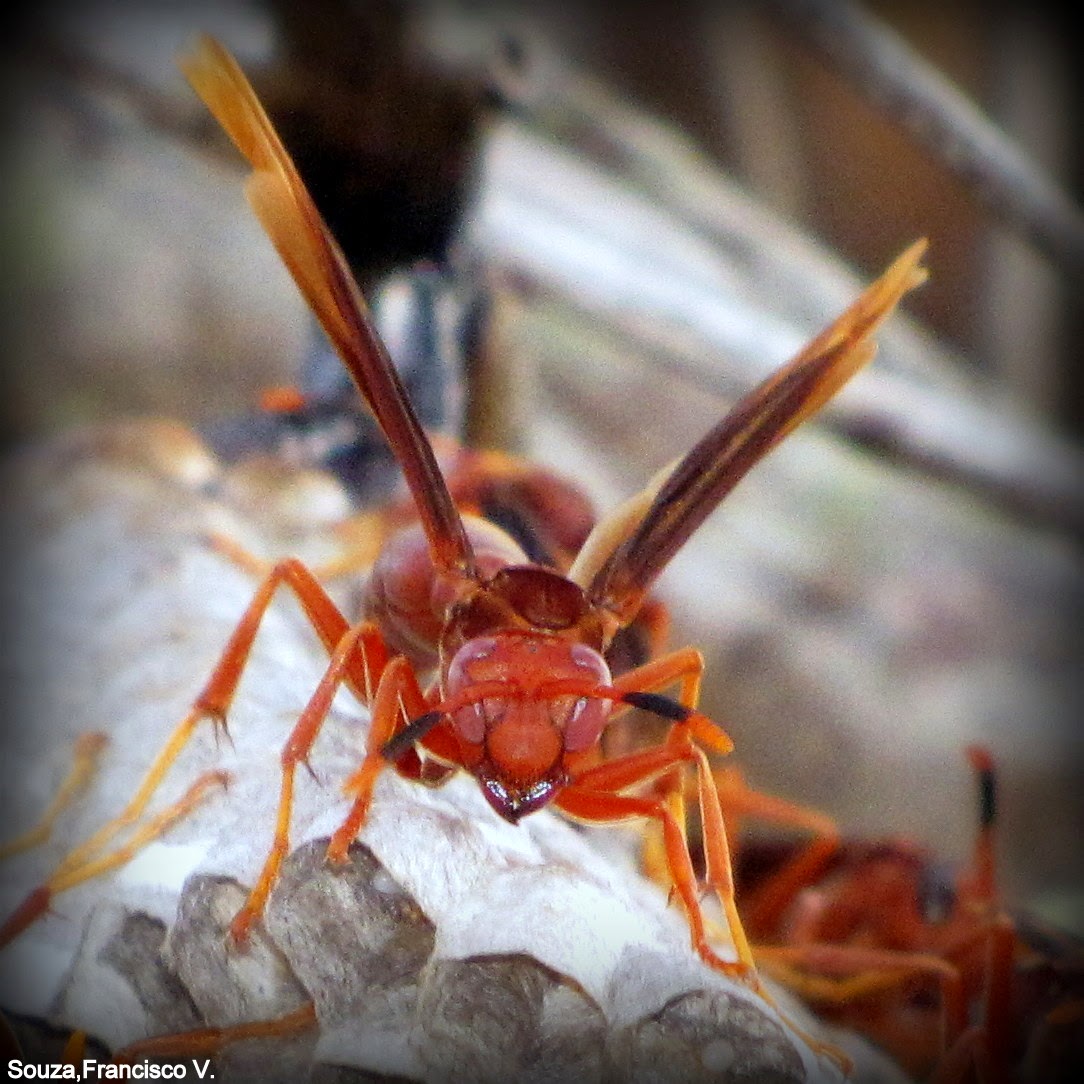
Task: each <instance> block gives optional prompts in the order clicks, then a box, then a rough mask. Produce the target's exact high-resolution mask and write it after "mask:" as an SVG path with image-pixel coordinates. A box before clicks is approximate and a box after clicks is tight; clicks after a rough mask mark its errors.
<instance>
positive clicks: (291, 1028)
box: [113, 1002, 316, 1064]
mask: <svg viewBox="0 0 1084 1084" xmlns="http://www.w3.org/2000/svg"><path fill="white" fill-rule="evenodd" d="M315 1026H316V1007H315V1006H314V1005H313V1004H312V1003H311V1002H308V1003H306V1004H305V1005H302V1007H301V1008H300V1009H294V1010H293V1011H292V1012H289V1013H286V1014H285V1015H284V1016H277V1017H275V1018H274V1019H273V1020H254V1021H252V1022H250V1023H244V1024H233V1025H230V1026H229V1027H221V1028H213V1027H208V1028H196V1029H194V1030H193V1031H182V1032H178V1033H177V1034H175V1035H159V1036H156V1037H155V1038H152V1039H140V1040H139V1041H138V1042H135V1043H131V1044H130V1045H129V1046H126V1047H123V1048H122V1049H120V1050H118V1051H117V1052H116V1053H115V1054H114V1055H113V1062H114V1063H117V1062H123V1063H129V1064H130V1063H132V1062H137V1061H143V1060H144V1059H145V1058H192V1057H198V1056H200V1055H207V1056H213V1055H215V1054H217V1053H219V1052H220V1051H221V1050H222V1049H223V1048H224V1047H226V1046H228V1045H229V1044H230V1043H236V1042H240V1041H241V1040H242V1039H276V1038H282V1037H284V1036H290V1035H297V1034H300V1033H302V1032H305V1031H308V1030H309V1029H310V1028H313V1027H315Z"/></svg>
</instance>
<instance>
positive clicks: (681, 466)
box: [571, 240, 926, 624]
mask: <svg viewBox="0 0 1084 1084" xmlns="http://www.w3.org/2000/svg"><path fill="white" fill-rule="evenodd" d="M925 250H926V242H925V241H924V240H923V241H916V242H915V243H914V244H913V245H911V246H910V247H909V248H908V249H907V250H906V251H905V252H903V253H902V254H901V255H900V256H899V257H897V259H896V260H895V262H894V263H893V264H892V265H891V266H890V267H889V268H888V270H887V271H885V273H884V274H883V275H882V276H881V277H880V278H879V279H878V280H877V281H876V282H874V283H873V284H872V285H871V286H869V287H868V288H867V289H866V290H865V292H864V293H863V294H862V295H861V296H860V297H859V298H858V300H857V301H855V302H854V304H853V305H851V306H850V308H848V309H847V311H846V312H844V313H843V315H842V316H840V317H839V318H838V319H837V320H835V321H834V322H833V323H832V324H830V325H829V326H828V327H827V328H826V329H825V330H824V331H822V332H821V333H820V334H819V335H818V336H817V337H816V338H815V339H813V340H812V342H810V343H809V344H808V345H807V346H806V347H805V348H804V349H803V350H802V351H801V352H800V353H799V354H798V355H797V357H795V358H794V359H793V360H791V361H790V362H788V363H787V364H786V365H784V366H783V368H781V369H780V370H778V371H777V372H776V373H773V374H772V375H771V376H770V377H768V379H767V380H765V381H764V383H762V384H761V385H760V386H759V387H757V388H755V389H754V390H753V391H752V392H750V393H749V394H748V395H747V396H745V398H744V399H742V400H741V401H740V402H739V403H738V404H737V405H736V406H735V407H734V409H733V410H731V411H730V413H729V414H727V415H726V417H724V418H723V419H722V421H720V422H719V423H718V424H717V425H716V426H715V427H714V428H713V429H711V430H710V431H709V432H708V434H707V435H706V436H705V437H704V438H703V439H702V440H701V441H700V442H699V443H698V444H697V445H696V446H695V447H694V448H693V449H692V450H691V451H690V452H689V453H688V454H687V455H686V456H685V457H684V458H683V459H681V460H679V461H678V463H677V464H676V466H674V467H673V469H671V470H669V472H668V473H667V472H664V474H663V477H662V478H661V479H660V478H659V476H656V477H655V479H653V480H652V482H651V483H649V484H648V486H647V487H646V488H645V489H644V490H643V491H642V492H641V493H639V494H637V495H636V496H635V497H633V498H631V499H630V500H629V501H626V502H625V504H623V505H622V506H621V507H620V508H619V509H618V510H617V512H616V513H614V514H613V515H612V516H609V517H607V518H606V519H604V520H603V521H602V522H601V523H600V524H599V525H598V526H597V527H596V528H595V530H594V531H593V532H592V534H591V536H590V537H589V538H588V540H587V541H586V542H585V543H584V547H583V550H582V551H581V555H580V557H578V558H577V560H576V562H575V564H574V565H573V571H572V574H571V578H572V579H573V580H574V581H575V582H576V583H578V584H579V585H580V586H581V587H583V588H584V590H585V591H586V594H587V597H588V600H589V601H590V603H591V604H592V605H593V606H595V607H598V608H600V609H603V610H606V611H608V612H609V613H611V614H612V615H614V617H615V618H616V619H617V621H618V623H619V624H625V623H627V622H628V621H630V620H631V619H632V617H633V616H634V615H635V613H636V611H637V610H638V609H639V607H640V604H641V602H642V601H643V597H644V595H645V594H646V592H647V591H648V590H649V588H650V587H651V584H652V583H653V582H654V580H655V578H656V577H657V576H658V575H659V573H660V572H661V571H662V570H663V569H664V568H665V567H666V565H667V563H668V562H669V561H670V560H671V558H673V556H674V554H676V553H677V551H678V550H679V549H680V548H681V547H682V546H683V545H684V544H685V543H686V542H687V541H688V539H689V537H690V536H691V535H692V534H693V532H694V531H695V530H696V529H697V528H698V527H699V526H700V524H701V523H703V522H704V520H705V519H706V518H707V517H708V516H709V515H710V514H711V513H712V512H713V511H714V510H715V507H716V505H718V504H719V502H720V501H721V500H722V499H723V498H724V497H725V496H726V495H727V494H728V493H729V492H730V491H731V490H732V489H733V488H734V486H736V485H737V484H738V482H740V481H741V479H742V478H743V477H745V474H746V473H747V472H748V471H749V470H750V468H752V467H753V466H754V465H755V464H756V463H757V462H758V461H759V460H760V459H761V458H762V457H763V456H764V455H766V454H767V453H768V452H769V451H770V450H771V449H772V448H773V447H775V445H776V444H778V443H779V442H780V441H781V440H782V439H783V438H784V437H785V436H786V435H787V434H788V433H789V432H790V431H791V430H792V429H794V428H795V427H796V426H797V425H799V424H801V422H803V421H805V419H806V418H809V417H810V416H811V415H813V414H815V413H816V412H817V411H818V410H819V409H820V408H821V407H822V406H824V404H825V403H826V402H827V401H828V400H829V399H831V398H832V396H833V395H835V394H836V392H837V391H839V389H840V388H841V387H843V385H844V384H845V383H846V382H847V381H848V380H850V378H851V377H852V376H854V374H855V373H857V372H858V370H859V369H861V368H862V367H863V366H864V365H865V364H866V363H867V362H868V361H869V360H870V359H871V358H872V357H873V355H874V353H875V351H876V345H875V344H874V343H873V342H872V341H871V339H870V336H871V335H872V334H873V332H874V331H875V330H876V329H877V327H878V325H880V323H881V322H882V321H883V320H884V319H885V317H887V316H888V314H889V313H890V312H891V311H892V309H893V308H894V307H895V306H896V303H897V302H898V301H899V300H900V298H901V297H902V296H903V295H904V294H905V293H906V292H907V291H908V290H911V289H913V288H914V287H915V286H918V285H919V284H920V283H922V282H923V281H924V280H925V278H926V272H925V269H924V268H922V267H921V265H920V261H921V259H922V255H923V253H924V252H925Z"/></svg>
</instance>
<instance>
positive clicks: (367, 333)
mask: <svg viewBox="0 0 1084 1084" xmlns="http://www.w3.org/2000/svg"><path fill="white" fill-rule="evenodd" d="M181 69H182V70H183V72H184V74H185V76H186V77H187V78H188V81H189V82H190V83H191V84H192V86H193V88H194V89H195V91H196V93H197V94H198V95H199V96H200V97H201V98H202V99H203V101H204V103H205V104H206V105H207V108H208V109H209V110H210V111H211V113H212V114H213V115H214V117H215V119H216V120H217V121H218V122H219V124H221V125H222V127H223V129H224V130H225V132H226V134H227V135H228V136H229V137H230V139H232V140H233V142H234V143H235V144H236V146H237V149H238V150H240V151H241V153H242V154H243V155H244V156H245V157H246V158H247V159H248V161H249V163H250V164H251V166H252V168H253V170H254V172H253V175H252V176H251V177H250V178H249V180H248V183H247V184H246V187H245V191H246V194H247V196H248V199H249V202H250V203H251V204H252V207H253V209H254V210H255V212H256V214H257V216H258V217H259V219H260V222H261V224H262V225H263V227H264V229H265V230H266V231H267V233H268V235H269V236H270V238H271V240H272V241H273V242H274V245H275V248H276V249H278V252H279V255H280V256H281V257H282V260H283V262H284V263H285V264H286V267H287V268H288V269H289V271H290V274H291V275H293V277H294V281H295V282H296V283H297V285H298V288H299V289H300V290H301V293H302V295H303V296H304V298H305V300H306V301H307V302H308V303H309V306H310V307H311V309H312V310H313V312H314V313H315V314H316V317H317V319H318V320H319V321H320V324H321V325H322V326H323V328H324V331H325V332H326V333H327V336H328V338H329V339H330V340H331V342H332V343H333V344H334V346H335V349H336V350H337V351H338V353H339V356H340V357H341V358H342V360H343V362H344V364H345V365H346V367H347V369H348V370H349V372H350V374H351V376H352V377H353V378H354V381H355V383H356V384H357V385H358V388H359V389H360V391H361V394H362V395H363V396H364V398H365V401H366V402H367V403H368V404H369V407H370V408H371V410H372V412H373V414H374V415H375V416H376V420H377V421H378V422H379V423H380V427H381V429H383V431H384V435H385V436H386V437H387V439H388V443H389V444H390V445H391V447H392V450H393V451H394V453H395V455H396V458H397V459H398V461H399V464H400V466H401V467H402V469H403V473H404V475H405V476H406V481H407V485H408V486H409V487H410V492H411V495H412V496H413V499H414V504H415V506H416V507H417V510H418V515H419V516H420V517H421V521H422V525H423V526H424V528H425V533H426V537H427V539H428V542H429V549H430V553H431V554H432V557H433V561H434V563H435V564H436V566H437V567H438V568H439V569H442V570H444V571H449V572H450V571H457V572H460V573H462V574H465V575H467V576H472V577H473V576H475V575H476V566H475V561H474V554H473V551H472V549H471V545H470V542H469V541H468V539H467V535H466V532H465V531H464V529H463V524H462V521H461V520H460V517H459V513H458V512H457V511H456V508H455V504H454V502H453V501H452V498H451V495H450V494H449V492H448V487H447V485H446V484H445V481H444V478H443V477H442V476H441V473H440V469H439V467H438V466H437V461H436V457H435V456H434V454H433V450H432V448H431V447H430V444H429V440H428V438H427V437H426V435H425V432H424V430H423V429H422V426H421V423H420V422H419V421H418V418H417V415H416V414H415V413H414V409H413V407H412V406H411V404H410V400H409V399H408V398H407V395H406V392H405V390H404V388H403V386H402V383H401V381H400V379H399V375H398V373H397V372H396V370H395V366H394V365H393V364H392V362H391V359H390V358H389V356H388V352H387V350H386V348H385V347H384V344H383V343H382V342H381V341H380V338H379V336H378V335H377V334H376V331H375V329H374V328H373V326H372V323H371V321H370V319H369V317H368V311H367V306H366V304H365V301H364V299H363V298H362V296H361V291H360V289H359V288H358V285H357V283H356V282H355V280H354V277H353V274H352V273H351V271H350V269H349V267H348V266H347V263H346V259H345V257H344V256H343V254H342V251H341V250H340V249H339V247H338V245H337V244H336V243H335V240H334V238H332V236H331V233H330V231H329V230H328V228H327V226H326V224H325V223H324V220H323V219H322V218H321V216H320V213H319V212H318V211H317V209H316V206H315V204H314V203H313V201H312V197H311V196H310V195H309V193H308V190H307V189H306V188H305V185H304V183H303V182H302V180H301V177H300V175H299V174H298V172H297V169H296V167H295V166H294V164H293V161H292V160H291V158H290V156H289V154H288V153H287V151H286V148H285V147H284V146H283V144H282V141H281V140H280V139H279V137H278V135H277V134H276V132H275V130H274V128H273V126H272V124H271V121H270V119H269V118H268V116H267V114H266V113H265V112H264V109H263V106H261V105H260V102H259V100H258V99H257V97H256V93H255V91H254V90H253V89H252V86H251V85H250V84H249V82H248V79H247V78H246V77H245V74H244V72H242V71H241V68H240V67H239V65H238V64H237V62H236V61H235V60H234V58H233V57H232V56H231V55H230V53H229V52H228V51H227V50H226V49H225V48H224V47H223V46H222V45H221V44H220V43H219V42H217V41H215V40H214V39H213V38H210V37H207V36H203V37H201V38H200V39H199V41H198V43H197V45H196V48H195V49H194V50H193V52H192V53H191V54H189V55H188V56H186V57H184V58H182V60H181Z"/></svg>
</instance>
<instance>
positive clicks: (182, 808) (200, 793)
mask: <svg viewBox="0 0 1084 1084" xmlns="http://www.w3.org/2000/svg"><path fill="white" fill-rule="evenodd" d="M228 781H229V777H228V776H227V774H226V773H225V772H208V773H207V774H206V775H202V776H200V777H199V779H197V780H196V782H195V783H193V784H192V786H190V787H189V788H188V790H187V791H185V793H184V794H183V795H182V796H181V797H180V798H179V799H178V800H177V801H176V802H174V803H173V804H172V805H169V806H167V807H166V808H165V809H163V810H162V811H161V812H159V813H157V814H156V815H155V816H154V817H151V818H150V819H149V820H147V821H146V822H145V823H144V824H143V825H141V826H140V827H139V829H138V830H137V831H136V832H134V833H133V834H132V836H131V837H130V838H129V839H128V841H127V842H126V843H124V844H123V845H122V846H120V847H117V848H116V849H115V850H112V851H108V852H106V853H105V854H98V857H93V856H89V857H87V858H86V859H85V860H83V861H80V862H73V861H72V855H73V854H75V853H76V852H74V851H73V852H72V854H69V855H68V856H67V857H66V858H65V859H64V860H63V861H62V862H61V863H60V865H59V866H58V867H57V868H56V870H55V871H54V873H53V874H52V876H51V877H49V879H48V880H47V881H45V882H44V883H43V884H41V885H39V886H38V887H37V888H35V889H34V890H33V891H31V892H30V893H29V894H28V895H27V897H26V898H25V899H24V900H23V902H22V903H21V904H20V905H19V906H18V907H17V908H16V909H15V910H14V911H13V912H12V913H11V914H10V915H9V916H8V918H7V919H6V920H5V922H4V923H3V925H2V926H0V948H2V947H3V946H4V945H7V944H9V943H10V942H11V941H13V940H14V939H15V938H16V937H18V936H19V934H21V933H22V932H23V930H25V929H26V928H27V927H28V926H30V925H31V924H32V923H34V922H36V921H37V920H38V919H39V918H41V916H42V915H44V914H45V913H46V912H47V911H48V910H49V905H50V904H51V903H52V901H53V899H54V898H55V897H56V896H57V895H59V894H60V893H61V892H66V891H67V890H68V889H69V888H74V887H75V886H76V885H78V884H82V883H83V882H84V881H89V880H90V879H91V878H92V877H99V876H101V875H102V874H104V873H110V872H111V871H112V870H115V869H117V868H119V867H120V866H123V865H124V864H125V863H127V862H129V861H131V859H132V858H133V857H134V856H135V855H136V854H137V853H138V852H139V851H140V850H142V849H143V848H144V847H145V846H146V845H147V844H148V843H150V842H151V841H152V840H154V839H157V838H158V837H159V836H161V835H162V834H163V833H164V832H165V831H166V830H167V829H168V828H169V827H170V826H171V825H173V824H174V823H176V822H177V821H178V820H180V819H181V818H182V817H184V816H186V815H187V814H188V813H189V812H190V811H191V810H192V809H193V808H195V806H196V805H198V804H199V802H200V801H201V800H202V799H203V797H204V795H205V794H206V793H207V791H208V790H210V788H211V787H213V786H225V785H226V784H227V782H228ZM80 850H82V848H80ZM94 853H95V854H97V853H98V852H97V851H95V852H94Z"/></svg>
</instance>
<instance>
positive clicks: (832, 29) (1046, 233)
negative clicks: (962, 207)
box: [764, 0, 1084, 273]
mask: <svg viewBox="0 0 1084 1084" xmlns="http://www.w3.org/2000/svg"><path fill="white" fill-rule="evenodd" d="M764 3H765V8H766V9H767V10H769V11H771V12H775V13H778V14H779V15H780V16H781V17H783V18H784V19H785V20H786V22H787V24H788V25H789V26H790V27H791V28H792V29H793V30H794V31H796V32H797V33H798V34H800V35H801V37H802V39H803V40H804V41H805V42H806V43H807V44H808V45H810V46H812V47H813V48H814V49H815V50H816V51H817V52H819V53H820V54H821V55H822V56H823V57H824V58H825V59H826V60H827V61H828V62H829V63H831V64H832V65H833V66H834V67H835V68H837V69H838V70H839V71H840V72H841V73H842V74H843V75H844V76H846V77H847V78H848V79H849V80H850V81H851V82H852V83H853V85H854V86H855V88H856V89H857V90H858V91H859V92H860V93H861V94H862V95H863V96H864V97H865V98H866V99H867V100H869V101H870V102H871V103H873V104H874V105H875V106H877V107H878V108H879V109H881V110H883V111H884V113H885V114H886V115H887V116H888V117H890V118H891V119H892V120H894V121H895V122H896V123H898V124H899V125H900V126H901V127H902V128H904V129H905V130H906V131H907V132H908V133H909V134H910V135H911V137H912V138H913V139H914V140H915V141H916V142H917V143H919V144H920V145H922V146H923V147H925V148H926V149H927V150H928V151H929V152H930V153H931V154H933V155H934V156H935V157H936V158H937V159H938V161H940V162H942V163H943V164H944V165H945V166H946V168H948V169H949V170H951V171H952V172H953V173H954V174H956V176H957V177H959V178H960V179H961V180H962V181H963V182H964V184H965V185H966V186H967V187H968V189H969V190H971V191H972V192H973V193H974V194H975V196H976V197H977V198H978V199H980V200H981V201H982V202H983V203H984V204H985V205H986V206H987V207H989V208H990V210H991V211H993V212H994V213H995V214H997V215H998V216H999V217H1001V218H1002V219H1004V220H1005V221H1007V222H1009V223H1011V224H1013V225H1015V226H1017V227H1018V228H1020V229H1022V230H1024V231H1025V233H1026V234H1027V235H1028V237H1029V238H1030V239H1031V240H1032V241H1033V242H1034V243H1035V244H1036V245H1038V246H1039V247H1040V248H1041V249H1042V250H1043V251H1044V252H1046V253H1047V254H1048V255H1049V256H1050V257H1051V258H1052V259H1054V260H1056V261H1057V262H1058V263H1060V264H1062V265H1064V266H1065V268H1066V269H1067V270H1069V271H1070V272H1077V273H1080V272H1081V271H1084V212H1082V210H1081V208H1080V207H1079V206H1078V205H1077V204H1076V203H1075V202H1074V201H1073V199H1071V198H1070V196H1069V195H1068V194H1067V193H1066V192H1065V191H1063V190H1062V189H1061V188H1060V187H1059V186H1058V185H1057V184H1056V183H1055V182H1054V181H1053V180H1051V178H1050V177H1049V176H1048V175H1047V174H1046V173H1045V172H1043V170H1041V169H1040V168H1039V166H1037V165H1036V164H1035V163H1034V162H1033V161H1032V160H1031V159H1030V158H1029V157H1028V156H1027V155H1026V154H1024V153H1023V151H1021V149H1020V148H1019V147H1018V146H1017V144H1016V143H1014V142H1013V141H1012V140H1011V139H1009V138H1008V137H1007V136H1006V135H1005V133H1004V132H1003V131H1002V130H1001V129H1000V128H999V127H998V126H997V125H995V124H994V123H993V122H992V121H991V120H990V119H989V118H988V117H987V116H986V115H985V114H984V113H983V112H982V111H981V110H980V109H979V108H978V107H977V106H976V105H975V104H974V103H973V102H972V101H970V99H968V98H967V97H966V96H965V95H964V94H963V93H961V92H960V90H958V89H957V88H956V87H955V86H953V84H952V83H950V82H949V81H948V80H947V79H945V78H944V76H942V75H941V74H940V73H939V72H938V71H937V70H936V69H935V68H934V67H932V66H931V65H930V64H928V63H927V62H926V61H925V60H923V59H922V58H921V57H920V56H918V54H916V53H915V52H914V51H913V50H911V49H910V48H909V47H908V46H907V45H906V44H905V43H904V42H903V41H902V40H900V38H899V37H897V36H896V35H895V34H894V33H893V32H892V31H891V30H889V29H888V28H887V27H885V26H884V25H883V24H882V23H880V22H879V21H878V20H876V19H874V18H873V17H871V16H869V15H867V14H866V13H865V12H863V11H862V10H860V9H859V8H858V7H856V6H855V5H854V4H852V3H850V2H849V0H764Z"/></svg>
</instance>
